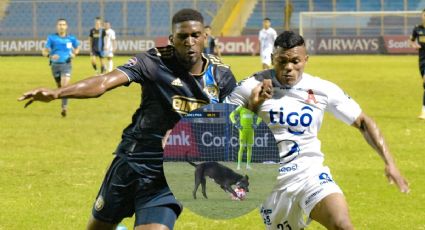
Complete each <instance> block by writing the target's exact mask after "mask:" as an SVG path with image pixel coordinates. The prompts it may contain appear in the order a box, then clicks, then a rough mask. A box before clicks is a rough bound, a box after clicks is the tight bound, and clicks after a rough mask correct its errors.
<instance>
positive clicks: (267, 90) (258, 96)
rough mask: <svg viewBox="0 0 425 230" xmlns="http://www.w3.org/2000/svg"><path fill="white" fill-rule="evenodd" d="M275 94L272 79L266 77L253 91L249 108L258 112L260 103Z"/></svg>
mask: <svg viewBox="0 0 425 230" xmlns="http://www.w3.org/2000/svg"><path fill="white" fill-rule="evenodd" d="M272 96H273V85H272V80H270V79H264V80H263V82H261V83H260V84H258V85H257V86H256V87H255V88H254V89H253V90H252V92H251V95H250V97H249V102H248V109H250V110H251V111H253V112H256V110H257V108H258V106H259V105H261V104H263V102H264V101H265V100H267V99H270V98H272Z"/></svg>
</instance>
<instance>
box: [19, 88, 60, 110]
mask: <svg viewBox="0 0 425 230" xmlns="http://www.w3.org/2000/svg"><path fill="white" fill-rule="evenodd" d="M57 98H58V93H57V92H56V91H55V90H52V89H47V88H38V89H34V90H31V91H28V92H26V93H24V94H23V95H22V96H21V97H20V98H18V101H24V100H28V101H27V103H25V106H24V107H25V108H26V107H28V106H29V105H31V104H32V103H33V102H34V101H42V102H50V101H52V100H55V99H57Z"/></svg>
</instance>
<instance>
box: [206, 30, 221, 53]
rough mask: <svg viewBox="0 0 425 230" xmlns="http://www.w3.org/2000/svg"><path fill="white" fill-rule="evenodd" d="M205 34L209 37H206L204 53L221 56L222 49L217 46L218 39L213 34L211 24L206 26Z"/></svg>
mask: <svg viewBox="0 0 425 230" xmlns="http://www.w3.org/2000/svg"><path fill="white" fill-rule="evenodd" d="M205 36H206V37H207V39H205V45H204V46H205V47H204V53H206V54H214V55H217V56H218V57H221V53H220V49H219V48H218V46H217V45H218V44H217V39H216V38H215V37H214V36H212V35H211V27H210V26H205Z"/></svg>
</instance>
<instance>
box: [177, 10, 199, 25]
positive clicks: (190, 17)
mask: <svg viewBox="0 0 425 230" xmlns="http://www.w3.org/2000/svg"><path fill="white" fill-rule="evenodd" d="M185 21H197V22H200V23H202V24H204V17H202V14H201V13H199V11H197V10H194V9H181V10H179V11H178V12H177V13H175V14H174V16H173V20H172V24H173V25H175V24H177V23H180V22H185Z"/></svg>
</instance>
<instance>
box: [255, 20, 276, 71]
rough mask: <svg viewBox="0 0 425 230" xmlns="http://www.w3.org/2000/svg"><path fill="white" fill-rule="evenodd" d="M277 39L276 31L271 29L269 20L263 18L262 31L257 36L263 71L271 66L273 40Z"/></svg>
mask: <svg viewBox="0 0 425 230" xmlns="http://www.w3.org/2000/svg"><path fill="white" fill-rule="evenodd" d="M276 37H277V33H276V30H274V29H273V28H272V27H271V20H270V18H264V20H263V29H261V30H260V32H259V34H258V40H260V57H261V63H262V64H263V69H269V68H270V66H271V64H272V52H273V44H274V40H275V39H276Z"/></svg>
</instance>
